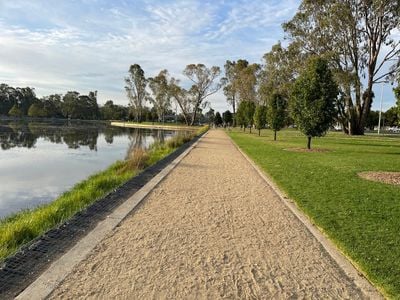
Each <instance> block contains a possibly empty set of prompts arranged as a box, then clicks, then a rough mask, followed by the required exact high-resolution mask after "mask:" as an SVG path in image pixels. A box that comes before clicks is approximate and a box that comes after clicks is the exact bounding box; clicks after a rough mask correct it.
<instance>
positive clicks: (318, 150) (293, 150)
mask: <svg viewBox="0 0 400 300" xmlns="http://www.w3.org/2000/svg"><path fill="white" fill-rule="evenodd" d="M283 150H286V151H291V152H330V150H329V149H323V148H311V149H307V148H286V149H283Z"/></svg>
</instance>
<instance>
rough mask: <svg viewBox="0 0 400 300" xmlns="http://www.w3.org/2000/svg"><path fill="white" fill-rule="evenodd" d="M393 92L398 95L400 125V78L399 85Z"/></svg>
mask: <svg viewBox="0 0 400 300" xmlns="http://www.w3.org/2000/svg"><path fill="white" fill-rule="evenodd" d="M393 92H394V95H395V97H396V106H397V118H398V120H399V125H400V80H399V85H398V86H397V87H396V88H394V89H393Z"/></svg>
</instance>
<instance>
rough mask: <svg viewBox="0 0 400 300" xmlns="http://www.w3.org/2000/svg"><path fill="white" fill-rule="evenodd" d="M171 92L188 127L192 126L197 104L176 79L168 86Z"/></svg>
mask: <svg viewBox="0 0 400 300" xmlns="http://www.w3.org/2000/svg"><path fill="white" fill-rule="evenodd" d="M168 88H169V92H170V94H171V96H172V98H173V99H175V101H176V103H178V106H179V108H180V110H181V112H182V116H183V119H184V121H185V124H186V125H188V126H189V125H190V124H191V119H192V117H191V116H192V115H193V114H194V113H193V110H194V107H195V103H194V99H193V97H192V96H191V94H190V93H189V92H188V91H187V90H186V89H185V88H183V87H181V86H180V85H179V80H176V79H175V78H171V80H170V81H169V84H168Z"/></svg>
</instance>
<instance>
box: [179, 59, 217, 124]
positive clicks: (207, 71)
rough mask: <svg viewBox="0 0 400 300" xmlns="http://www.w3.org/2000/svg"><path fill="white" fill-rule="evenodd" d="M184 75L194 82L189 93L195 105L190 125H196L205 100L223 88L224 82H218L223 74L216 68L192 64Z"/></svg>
mask: <svg viewBox="0 0 400 300" xmlns="http://www.w3.org/2000/svg"><path fill="white" fill-rule="evenodd" d="M183 74H184V75H185V76H186V77H187V78H188V79H189V80H190V81H191V82H192V86H191V88H190V89H189V91H188V93H189V95H190V97H191V101H190V102H191V104H192V105H193V114H192V120H191V122H190V125H194V123H195V121H196V116H197V113H198V111H199V108H201V105H202V104H204V100H205V99H206V98H207V97H208V96H210V95H212V94H215V93H216V92H218V90H219V89H220V88H221V87H222V83H223V82H222V81H221V80H219V81H217V79H218V77H219V76H220V74H221V69H220V68H219V67H216V66H213V67H211V68H207V67H206V66H205V65H203V64H190V65H187V66H186V68H185V69H184V70H183ZM203 108H204V107H203Z"/></svg>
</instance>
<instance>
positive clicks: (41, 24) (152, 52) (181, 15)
mask: <svg viewBox="0 0 400 300" xmlns="http://www.w3.org/2000/svg"><path fill="white" fill-rule="evenodd" d="M298 2H299V1H297V0H283V1H281V2H277V3H276V4H273V3H272V2H271V1H261V0H260V1H252V2H249V1H236V2H228V1H214V2H207V3H205V2H203V1H159V2H154V1H143V2H140V1H135V5H132V4H131V3H130V2H129V1H122V2H117V1H116V2H112V5H110V3H109V2H108V3H107V1H105V2H103V1H97V3H96V4H95V5H93V3H92V1H89V0H86V1H84V2H81V4H80V5H87V6H86V7H85V9H82V11H79V5H78V4H77V2H69V1H66V2H56V3H54V4H52V5H49V4H48V2H46V1H38V2H36V1H33V2H32V1H13V2H9V1H4V2H0V8H1V10H2V11H3V14H2V13H1V12H0V31H1V32H2V35H1V36H0V45H1V47H0V57H1V58H2V59H1V61H0V81H1V82H6V83H8V84H10V85H13V86H23V85H25V86H26V85H29V86H33V87H36V91H37V93H38V95H40V96H41V95H46V94H50V93H55V92H57V93H65V92H66V91H67V90H78V91H80V92H82V93H87V92H88V91H89V90H98V91H99V94H98V95H99V102H101V103H104V102H105V101H106V100H108V99H110V98H111V99H113V100H114V101H115V102H117V103H122V104H126V103H127V100H126V97H125V93H124V89H123V87H124V82H123V78H124V76H126V74H127V71H128V68H129V65H130V64H133V63H138V64H140V65H141V66H142V67H143V69H144V70H145V72H146V75H147V76H154V75H155V74H156V73H158V71H159V70H161V69H164V68H166V69H168V70H169V72H170V74H171V75H172V76H174V77H178V78H181V79H183V76H182V73H181V72H182V70H183V69H184V67H185V66H186V65H187V64H189V63H200V62H201V63H204V64H206V65H208V66H211V65H219V66H220V67H223V65H224V63H225V60H227V59H231V60H232V59H238V58H245V59H248V60H249V61H251V62H260V60H261V57H262V55H263V54H264V53H265V52H267V51H269V49H270V48H271V46H272V44H274V43H275V42H276V41H277V40H278V39H279V38H281V37H282V32H281V29H280V23H282V21H284V20H286V19H289V18H290V17H291V16H292V14H293V13H294V12H295V10H296V8H297V5H298ZM27 9H29V16H28V17H26V15H23V14H22V13H23V12H26V10H27ZM18 13H21V16H19V15H18ZM210 100H211V102H212V106H213V107H214V108H216V109H217V110H221V111H222V110H226V109H227V105H226V101H225V98H224V96H223V94H222V93H218V94H216V95H214V96H213V97H212V98H210Z"/></svg>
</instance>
